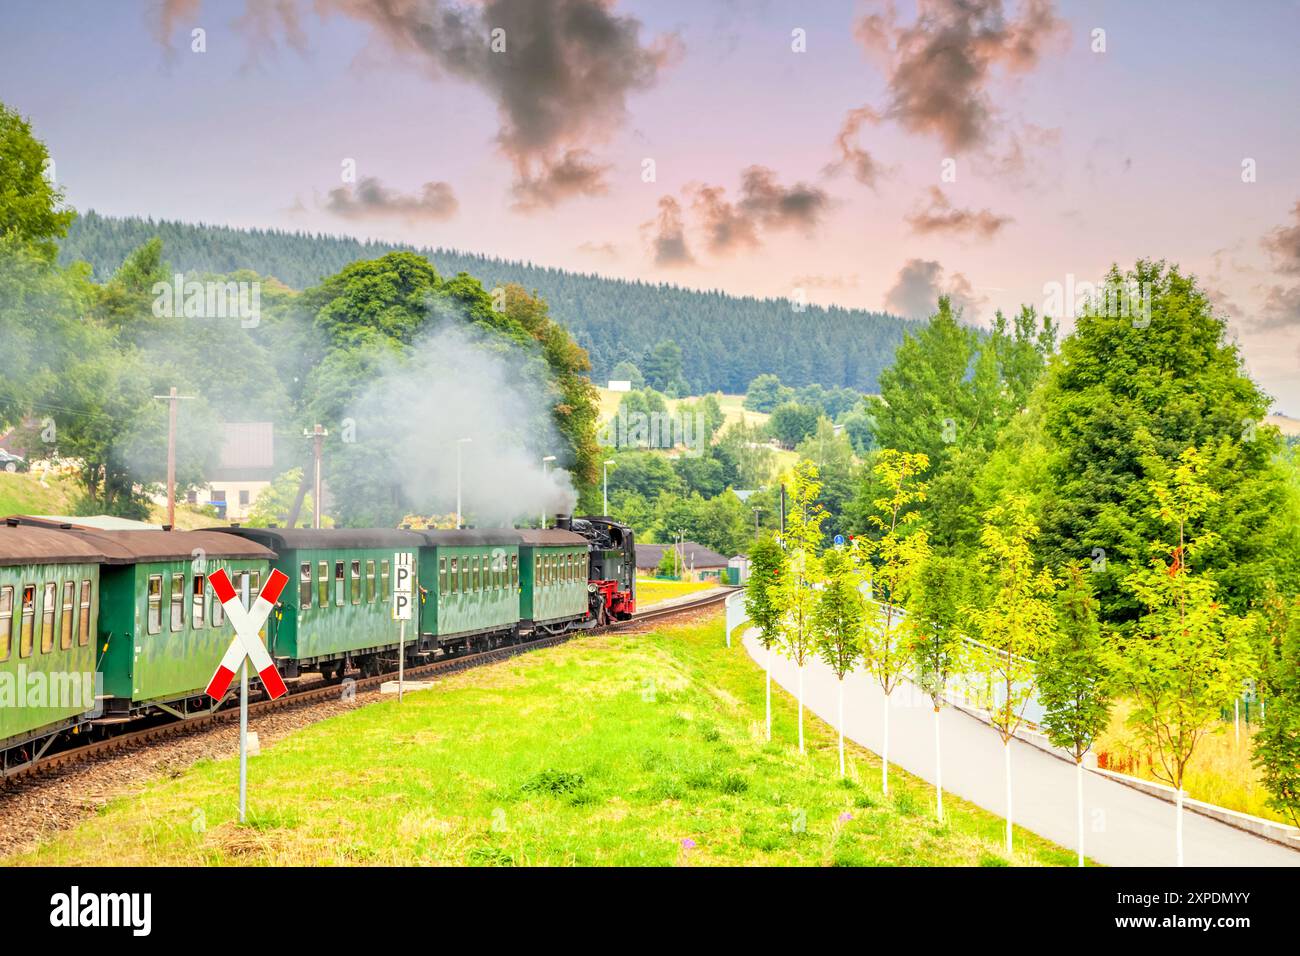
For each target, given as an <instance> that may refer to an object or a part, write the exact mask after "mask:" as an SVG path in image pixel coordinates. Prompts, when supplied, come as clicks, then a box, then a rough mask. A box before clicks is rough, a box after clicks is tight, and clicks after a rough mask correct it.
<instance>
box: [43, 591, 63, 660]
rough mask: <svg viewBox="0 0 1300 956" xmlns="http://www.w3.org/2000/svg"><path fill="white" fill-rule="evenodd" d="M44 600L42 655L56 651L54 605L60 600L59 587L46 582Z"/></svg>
mask: <svg viewBox="0 0 1300 956" xmlns="http://www.w3.org/2000/svg"><path fill="white" fill-rule="evenodd" d="M43 597H44V600H42V601H41V653H42V654H48V653H49V652H50V651H52V650H54V603H55V602H56V601H57V600H58V599H59V586H58V585H57V584H55V583H54V582H53V581H46V582H45V591H44V595H43Z"/></svg>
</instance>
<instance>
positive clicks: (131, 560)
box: [6, 518, 275, 564]
mask: <svg viewBox="0 0 1300 956" xmlns="http://www.w3.org/2000/svg"><path fill="white" fill-rule="evenodd" d="M16 520H17V521H18V522H19V525H18V527H17V528H9V527H8V526H6V530H10V531H15V530H16V531H24V530H25V531H28V532H37V531H48V532H50V533H52V534H56V535H60V536H62V537H65V538H68V539H70V540H73V541H78V542H80V543H81V544H82V546H83V547H85V548H88V549H89V551H90V552H92V553H95V554H98V555H99V561H100V563H102V564H144V563H147V562H153V561H188V560H190V559H191V558H193V557H194V556H195V555H196V554H199V553H202V554H203V556H204V557H206V558H243V559H247V560H257V559H269V558H273V557H275V555H274V553H273V552H271V551H270V550H268V549H267V548H264V547H262V546H261V545H260V544H258V543H256V542H254V541H246V540H242V539H239V538H234V537H231V536H230V535H224V534H215V533H213V532H211V531H114V530H107V529H103V528H89V527H85V526H82V525H75V524H68V523H64V524H60V525H52V524H49V523H46V522H43V521H40V520H39V519H35V520H33V519H30V518H18V519H16Z"/></svg>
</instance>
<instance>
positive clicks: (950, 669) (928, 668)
mask: <svg viewBox="0 0 1300 956" xmlns="http://www.w3.org/2000/svg"><path fill="white" fill-rule="evenodd" d="M969 591H970V572H969V570H968V569H967V567H966V564H965V563H964V562H963V561H962V560H961V559H960V558H956V557H948V556H945V555H931V556H930V557H929V558H928V559H926V561H925V563H924V564H922V565H921V569H920V571H919V572H918V574H917V577H916V584H915V586H914V588H913V593H912V600H911V601H910V602H909V604H908V618H907V622H908V627H907V633H908V645H909V650H910V652H911V656H912V666H913V668H914V670H915V673H916V682H917V685H918V686H919V687H920V688H921V690H923V691H925V693H926V695H927V696H929V698H930V702H931V704H932V705H933V706H934V801H935V802H934V812H935V817H936V818H937V819H938V820H939V821H940V822H942V821H943V760H942V757H941V753H942V751H941V748H940V734H939V712H940V710H941V709H942V707H943V705H944V693H945V691H946V690H947V688H948V680H949V678H950V677H951V676H952V674H953V673H954V672H955V671H957V670H958V669H959V667H960V666H961V662H962V660H963V653H962V651H963V648H964V646H965V644H964V642H963V641H962V637H961V625H962V608H963V606H964V605H965V604H966V603H967V601H968V594H969Z"/></svg>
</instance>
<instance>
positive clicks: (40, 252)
mask: <svg viewBox="0 0 1300 956" xmlns="http://www.w3.org/2000/svg"><path fill="white" fill-rule="evenodd" d="M49 160H50V154H49V151H48V150H47V149H46V148H45V144H44V143H42V142H41V141H40V140H39V139H37V138H36V137H35V135H33V133H32V127H31V125H30V124H29V123H28V122H27V121H26V120H25V119H23V118H22V117H21V116H19V115H18V114H17V113H15V112H14V111H13V110H11V109H9V108H8V107H7V106H5V105H4V103H0V246H2V247H3V249H2V250H0V252H3V253H12V251H13V250H14V249H16V248H17V247H19V246H24V247H26V248H27V249H28V250H29V251H30V252H32V253H34V254H36V255H37V256H39V257H40V258H41V259H43V260H44V261H45V262H47V263H49V262H53V261H54V257H55V255H56V254H57V253H58V245H57V242H56V240H58V239H60V238H62V237H63V236H64V235H65V234H66V233H67V231H68V226H69V225H70V224H71V223H72V221H73V219H75V218H76V213H75V212H74V211H73V210H71V209H68V208H65V207H64V205H63V189H62V188H61V187H58V186H56V185H54V184H53V183H52V182H51V180H50V178H49V176H48V173H47V168H48V165H49Z"/></svg>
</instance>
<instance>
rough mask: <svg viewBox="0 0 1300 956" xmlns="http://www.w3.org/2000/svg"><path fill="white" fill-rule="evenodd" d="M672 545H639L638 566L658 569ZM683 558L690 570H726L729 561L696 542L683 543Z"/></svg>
mask: <svg viewBox="0 0 1300 956" xmlns="http://www.w3.org/2000/svg"><path fill="white" fill-rule="evenodd" d="M672 547H673V545H671V544H638V545H637V546H636V566H637V567H638V568H657V567H659V562H660V561H662V560H663V558H664V552H665V551H669V550H671V549H672ZM681 548H682V557H683V560H684V563H685V565H686V567H688V568H725V567H726V566H727V559H726V558H724V557H723V556H722V555H720V554H718V552H716V551H713V550H711V549H709V548H706V547H705V546H704V545H702V544H696V543H695V542H694V541H683V542H682V546H681Z"/></svg>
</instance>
